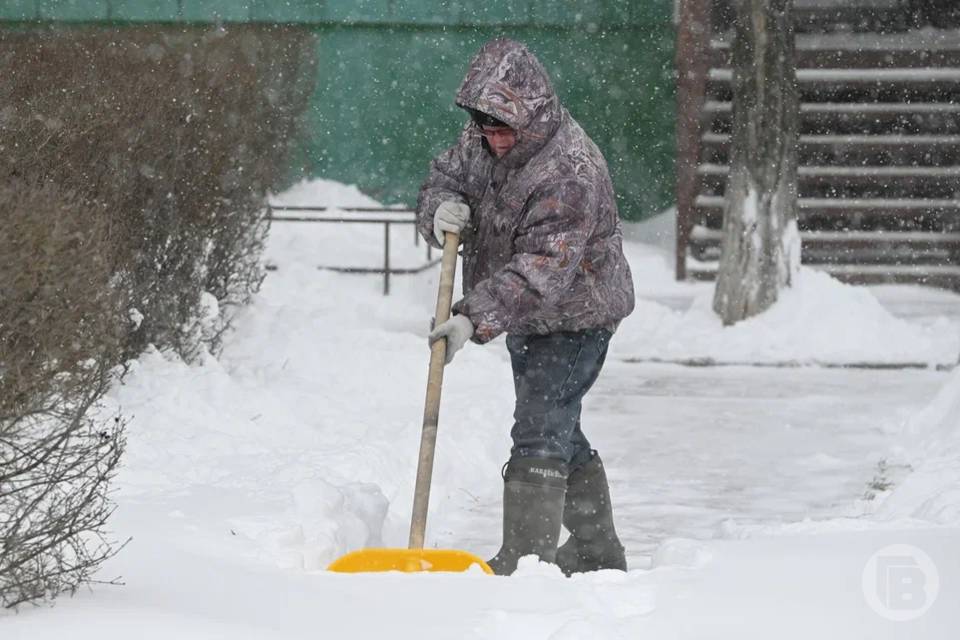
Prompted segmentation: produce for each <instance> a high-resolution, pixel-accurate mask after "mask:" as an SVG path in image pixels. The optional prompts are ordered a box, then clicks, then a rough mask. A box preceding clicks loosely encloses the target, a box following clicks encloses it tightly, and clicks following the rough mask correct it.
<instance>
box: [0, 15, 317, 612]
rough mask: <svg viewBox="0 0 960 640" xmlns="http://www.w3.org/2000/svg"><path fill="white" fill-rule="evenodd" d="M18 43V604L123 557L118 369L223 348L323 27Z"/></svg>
mask: <svg viewBox="0 0 960 640" xmlns="http://www.w3.org/2000/svg"><path fill="white" fill-rule="evenodd" d="M0 45H2V46H0V75H2V77H3V79H4V80H3V82H2V83H0V175H2V177H3V180H2V181H0V184H3V185H5V186H4V187H2V188H0V605H3V606H8V607H9V606H16V605H17V604H20V603H23V602H28V601H35V600H41V599H44V598H52V597H53V596H55V595H56V594H58V593H61V592H65V591H66V592H72V591H74V590H75V589H76V588H77V587H78V586H79V585H81V584H83V583H84V582H86V581H89V580H90V578H91V576H92V575H93V573H94V571H95V570H96V569H97V568H98V567H99V566H100V564H101V563H102V562H103V560H105V559H106V558H108V557H109V556H110V555H111V554H112V553H113V552H114V549H115V545H114V544H113V543H112V542H111V541H110V540H109V539H108V537H107V536H106V534H105V531H106V529H105V526H106V522H107V518H108V517H109V515H110V513H111V510H112V507H111V505H110V502H109V501H108V499H107V487H108V484H109V482H110V480H111V478H112V477H113V475H114V473H115V471H116V469H117V465H118V462H119V459H120V455H121V453H122V451H123V445H124V425H123V423H122V420H121V419H120V418H119V417H113V416H108V415H104V413H103V408H102V406H101V399H102V398H103V396H104V394H105V393H106V391H107V389H108V388H109V386H110V384H111V383H112V382H113V380H114V372H115V371H116V370H117V367H118V366H119V365H121V364H122V363H123V362H125V361H126V359H128V358H131V357H136V356H137V355H138V354H139V353H140V352H141V351H142V350H143V348H144V347H146V346H147V345H148V344H154V345H156V346H157V347H158V348H161V349H173V350H175V351H176V352H177V353H179V354H180V355H181V356H182V357H183V358H185V359H187V360H191V359H193V358H195V357H196V356H197V355H198V354H199V353H201V352H202V351H203V350H204V349H210V350H213V351H215V350H216V349H217V348H218V347H219V344H220V339H221V336H222V333H223V331H224V330H225V329H226V327H227V325H228V323H229V318H230V310H231V309H232V308H233V307H235V306H236V305H238V304H241V303H243V302H245V301H246V300H247V299H248V298H249V296H250V295H251V294H252V293H253V292H255V291H256V290H257V288H258V287H259V285H260V282H261V281H262V278H263V272H262V270H261V266H260V252H261V250H262V247H263V243H264V240H265V238H266V234H267V230H268V229H267V224H268V221H267V220H266V219H265V217H264V216H265V211H264V207H263V197H264V195H265V193H266V191H267V190H268V189H271V188H275V187H276V186H277V181H278V180H279V179H280V178H281V177H282V176H283V173H284V170H285V167H286V152H287V147H288V145H289V143H290V141H291V140H292V138H293V135H294V132H295V129H296V124H297V118H298V116H299V114H300V113H301V112H302V111H303V110H304V109H305V107H306V104H307V99H308V97H309V95H310V93H311V92H312V90H313V83H312V78H313V76H312V74H313V67H312V60H313V51H312V37H311V36H310V35H309V34H308V33H307V32H304V31H300V30H296V29H287V28H272V27H255V28H236V29H233V28H231V29H229V30H225V29H222V28H212V29H201V28H180V27H169V28H165V29H149V30H147V29H106V28H77V29H66V30H65V29H56V30H45V29H36V30H31V29H23V28H20V29H16V30H8V31H0ZM212 298H215V299H216V300H217V309H219V314H218V315H217V316H216V317H215V318H212V319H211V318H210V317H209V313H208V311H209V307H210V306H212V305H209V304H206V303H207V302H208V301H209V300H211V299H212ZM132 316H136V319H137V321H136V322H131V321H130V318H131V317H132Z"/></svg>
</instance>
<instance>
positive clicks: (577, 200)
mask: <svg viewBox="0 0 960 640" xmlns="http://www.w3.org/2000/svg"><path fill="white" fill-rule="evenodd" d="M456 102H457V105H458V106H460V107H464V108H471V109H476V110H478V111H482V112H484V113H487V114H489V115H492V116H493V117H495V118H497V119H499V120H501V121H503V122H504V123H506V124H508V125H510V127H511V128H513V129H514V130H515V131H516V132H517V142H516V145H515V146H514V147H513V148H512V149H511V150H510V151H509V152H508V153H507V154H505V155H504V156H503V157H502V158H499V159H498V158H496V156H494V155H493V153H492V152H491V151H490V150H489V148H488V147H487V143H486V141H485V140H484V139H483V136H481V135H480V132H479V130H478V129H477V128H476V126H475V125H473V124H472V122H471V123H470V124H468V125H467V126H466V127H465V128H464V129H463V131H462V133H461V134H460V138H459V140H458V141H457V144H455V145H454V146H453V147H451V148H450V149H448V150H446V151H444V152H443V153H441V154H440V155H439V156H437V157H436V158H435V159H434V160H433V163H432V165H431V168H430V174H429V176H428V177H427V179H426V181H425V182H424V184H423V186H422V187H421V189H420V194H419V197H418V199H417V218H418V225H419V230H420V233H421V235H423V237H424V238H425V239H426V240H427V241H428V242H430V243H431V244H433V245H434V246H438V245H437V242H436V239H435V238H434V236H433V215H434V212H435V211H436V208H437V205H439V204H440V203H441V202H443V201H445V200H456V201H459V202H464V203H466V204H467V205H468V206H469V207H470V223H469V225H468V227H467V228H466V229H464V231H463V233H462V235H461V238H462V240H463V250H462V255H463V289H464V297H463V299H462V300H460V301H458V302H457V303H456V304H455V305H454V313H461V314H465V315H466V316H467V317H469V318H470V320H471V321H472V322H473V324H474V326H475V334H474V341H476V342H479V343H484V342H488V341H489V340H492V339H493V338H494V337H496V336H497V335H499V334H500V333H502V332H509V333H519V334H547V333H553V332H556V331H580V330H583V329H592V328H601V327H606V328H608V329H610V330H611V331H612V330H614V329H615V328H616V326H617V324H618V323H619V321H620V320H621V319H622V318H624V317H626V316H627V315H628V314H629V313H630V312H631V311H632V310H633V306H634V292H633V280H632V277H631V274H630V267H629V266H628V265H627V260H626V258H625V257H624V255H623V248H622V230H621V226H620V220H619V218H618V215H617V205H616V201H615V198H614V193H613V185H612V183H611V182H610V175H609V173H608V171H607V165H606V161H605V160H604V158H603V155H602V154H601V153H600V150H599V149H597V147H596V145H594V143H593V141H591V140H590V138H589V137H587V134H586V133H584V131H583V129H581V128H580V125H578V124H577V123H576V121H575V120H574V119H573V118H572V117H570V114H569V113H567V111H566V109H564V108H563V107H562V106H561V105H560V101H559V99H558V98H557V95H556V94H555V93H554V90H553V86H552V85H551V83H550V79H549V77H548V76H547V73H546V71H545V70H544V68H543V66H542V65H541V64H540V62H539V61H538V60H537V59H536V58H535V57H534V55H533V54H532V53H530V52H529V51H528V50H527V49H526V48H525V47H524V46H523V45H521V44H519V43H517V42H514V41H512V40H506V39H498V40H493V41H491V42H488V43H487V44H486V45H484V46H483V48H482V49H481V50H480V52H479V53H478V54H477V55H476V57H475V58H474V59H473V61H472V62H471V63H470V68H469V71H468V72H467V76H466V78H465V79H464V81H463V85H462V86H461V87H460V90H459V92H458V93H457V99H456Z"/></svg>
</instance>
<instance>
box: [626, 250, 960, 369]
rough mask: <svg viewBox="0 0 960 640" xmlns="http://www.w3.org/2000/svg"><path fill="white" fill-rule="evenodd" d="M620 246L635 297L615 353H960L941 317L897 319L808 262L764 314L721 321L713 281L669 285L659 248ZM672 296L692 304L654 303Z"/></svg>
mask: <svg viewBox="0 0 960 640" xmlns="http://www.w3.org/2000/svg"><path fill="white" fill-rule="evenodd" d="M627 252H628V254H629V258H630V261H631V267H632V269H633V271H634V279H635V282H636V285H637V293H638V301H637V307H636V310H635V311H634V312H633V314H632V315H631V316H629V317H628V318H627V319H626V320H624V322H623V324H622V325H621V327H620V330H619V332H618V335H617V338H616V339H615V340H614V342H613V343H612V344H613V348H614V349H615V353H616V355H617V356H618V357H620V358H624V359H644V360H666V361H698V362H716V363H727V364H738V363H739V364H750V363H760V364H861V363H898V364H906V363H910V364H920V365H937V364H942V365H952V364H955V363H956V361H957V356H958V354H960V331H958V330H957V327H956V326H955V324H954V323H952V322H950V321H949V320H947V319H946V318H942V317H941V318H939V319H937V320H936V321H934V322H932V323H930V324H928V325H922V324H919V323H916V322H911V321H907V320H904V319H901V318H897V317H895V316H893V315H892V314H891V313H890V312H889V311H888V310H887V309H885V308H884V307H883V306H882V305H881V304H880V302H879V301H878V299H877V298H876V296H875V295H874V294H873V293H872V292H871V291H870V290H869V289H867V288H864V287H854V286H851V285H846V284H843V283H841V282H839V281H838V280H835V279H834V278H832V277H830V276H829V275H828V274H826V273H823V272H819V271H815V270H813V269H809V268H801V269H800V272H799V276H798V278H797V281H796V283H795V284H794V286H793V287H792V288H790V289H787V290H785V291H784V292H783V293H782V296H781V299H780V300H779V301H778V302H777V303H776V304H775V305H774V306H773V307H772V308H771V309H769V310H768V311H767V312H765V313H763V314H761V315H759V316H756V317H754V318H750V319H748V320H745V321H742V322H739V323H737V324H736V325H733V326H731V327H724V326H723V324H722V322H721V321H720V318H719V316H717V315H716V314H715V313H714V312H713V309H712V302H713V286H712V285H710V284H706V285H704V284H701V285H689V284H684V283H672V282H671V281H672V278H673V276H672V273H670V271H669V270H668V269H667V266H666V261H665V260H664V259H663V257H662V254H661V258H660V259H657V258H656V256H655V255H653V254H655V253H656V252H655V251H654V250H652V249H650V248H649V247H646V246H641V245H635V244H632V243H627ZM671 297H672V298H684V297H687V298H692V303H691V304H690V306H689V308H686V309H683V310H680V309H677V308H676V306H677V305H676V304H672V305H670V306H667V305H665V304H662V303H661V300H662V299H663V298H671ZM655 300H656V301H655ZM671 307H674V308H671Z"/></svg>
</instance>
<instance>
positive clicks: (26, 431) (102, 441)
mask: <svg viewBox="0 0 960 640" xmlns="http://www.w3.org/2000/svg"><path fill="white" fill-rule="evenodd" d="M0 219H2V220H3V225H2V226H0V340H2V342H0V344H2V345H3V352H2V353H3V358H2V361H0V605H3V606H7V607H10V606H16V605H17V604H20V603H21V602H25V601H30V600H37V599H41V598H44V597H52V596H53V595H55V594H57V593H60V592H63V591H73V590H75V589H76V588H77V587H78V586H79V585H80V584H82V583H83V582H85V581H86V580H87V579H88V578H89V576H90V573H91V572H92V571H93V570H94V569H95V568H96V567H97V566H99V564H100V563H101V562H102V561H103V560H104V559H105V558H106V557H108V556H109V555H110V553H111V551H112V549H111V544H110V541H109V540H107V539H106V538H105V536H104V529H103V527H104V524H105V522H106V519H107V516H108V515H109V513H110V511H111V505H110V502H109V500H108V499H107V485H108V483H109V481H110V478H111V477H112V476H113V474H114V472H115V470H116V468H117V464H118V462H119V459H120V454H121V452H122V450H123V434H122V426H123V425H122V424H121V423H120V422H119V420H116V421H111V420H109V419H107V420H105V419H103V418H97V417H95V414H96V411H95V410H96V409H97V408H98V403H99V401H100V399H101V397H102V396H103V394H104V393H105V392H106V390H107V388H108V386H109V384H110V382H111V381H112V379H113V369H114V367H115V364H116V362H117V360H118V358H119V354H120V349H121V344H122V338H123V332H122V330H123V326H124V322H123V319H122V295H121V294H120V292H118V291H117V290H116V289H115V288H114V287H113V286H112V285H111V280H112V275H111V270H110V260H109V256H110V247H109V241H110V237H109V232H108V225H107V224H106V221H105V220H103V219H97V218H93V219H91V218H90V216H88V215H86V209H85V207H84V206H83V205H82V204H81V203H80V201H79V200H77V199H76V198H75V196H72V195H71V194H69V193H64V192H60V191H59V190H58V189H56V188H54V187H52V186H46V187H35V186H33V185H28V184H26V183H23V182H20V181H17V182H14V183H13V184H10V185H6V186H4V187H0Z"/></svg>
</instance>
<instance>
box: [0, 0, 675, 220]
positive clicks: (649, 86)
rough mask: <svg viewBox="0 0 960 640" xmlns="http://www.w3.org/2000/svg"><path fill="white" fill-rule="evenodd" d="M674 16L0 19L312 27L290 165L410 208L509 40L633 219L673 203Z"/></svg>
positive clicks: (78, 1)
mask: <svg viewBox="0 0 960 640" xmlns="http://www.w3.org/2000/svg"><path fill="white" fill-rule="evenodd" d="M671 9H672V0H633V1H631V0H600V1H594V2H576V1H574V0H473V1H470V2H467V1H464V0H458V1H449V2H443V1H440V2H436V1H434V2H431V1H428V0H406V1H404V0H354V1H349V0H319V1H318V0H247V1H243V0H2V1H0V21H8V22H9V21H12V22H33V21H43V22H62V23H83V24H91V23H92V24H111V25H114V26H117V25H121V26H122V25H124V24H130V23H137V24H142V23H168V24H169V23H231V22H241V23H258V22H259V23H292V24H299V25H303V26H305V27H308V28H311V29H313V30H314V31H315V32H316V34H317V60H318V63H319V64H318V87H317V91H316V94H315V96H314V98H313V101H312V105H311V108H310V110H309V113H308V115H307V122H306V123H305V124H306V125H307V126H306V127H305V136H304V138H303V139H302V140H301V144H300V145H299V149H298V153H297V155H296V157H295V158H294V163H293V164H294V166H297V167H300V169H299V172H300V174H301V175H302V174H307V175H313V176H323V177H327V178H332V179H336V180H340V181H343V182H350V183H356V184H357V185H358V186H359V187H360V188H361V189H363V190H364V191H366V192H368V193H370V194H371V195H373V196H375V197H377V198H380V199H382V200H383V201H385V202H388V203H394V202H402V203H406V204H411V203H412V202H413V200H414V198H415V195H416V191H417V188H418V186H419V183H420V181H421V180H422V179H423V175H424V173H425V171H426V169H427V166H428V163H429V161H430V158H431V157H432V156H433V155H434V154H436V153H437V152H438V151H440V150H442V149H443V148H445V147H446V146H448V145H450V144H451V143H452V142H453V141H454V140H455V138H456V135H457V133H458V131H459V129H460V127H461V126H462V124H463V122H464V121H465V116H464V114H463V113H462V112H460V110H459V109H457V108H456V107H455V106H454V105H453V96H454V93H455V92H456V89H457V87H458V86H459V83H460V81H461V79H462V77H463V74H464V72H465V70H466V65H467V62H468V61H469V59H470V57H471V56H472V54H473V53H474V52H475V51H476V50H477V49H478V48H479V47H480V45H481V44H482V43H483V42H485V41H486V40H487V39H489V38H492V37H496V36H509V37H512V38H515V39H518V40H521V41H523V42H525V43H526V44H527V45H528V46H529V47H530V49H531V50H533V51H534V52H535V53H536V54H537V56H538V57H540V59H541V60H542V61H543V63H544V65H545V66H546V67H547V69H548V70H549V71H550V73H551V74H552V76H553V79H554V83H555V85H556V88H557V91H558V92H559V94H560V96H561V98H562V100H563V102H564V104H565V105H566V107H567V108H568V109H569V110H570V112H571V113H572V114H573V116H574V117H575V118H576V119H577V120H578V121H579V122H580V123H581V124H582V125H583V126H584V128H585V129H586V130H587V132H588V133H589V134H590V135H591V136H592V137H593V139H594V140H595V141H596V142H597V144H598V145H599V146H600V148H601V149H602V150H603V152H604V154H605V155H606V157H607V161H608V164H609V165H610V170H611V174H612V175H613V180H614V183H615V185H616V187H617V192H618V195H619V197H620V208H621V213H622V214H623V215H624V216H625V217H627V218H632V219H638V218H641V217H645V216H648V215H650V214H652V213H655V212H657V211H659V210H660V209H662V208H664V207H665V206H667V205H668V204H670V203H671V202H672V201H673V164H674V112H675V110H674V80H673V76H672V69H673V46H674V33H673V27H672V24H671ZM291 177H292V178H295V177H298V176H297V175H292V176H291Z"/></svg>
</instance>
